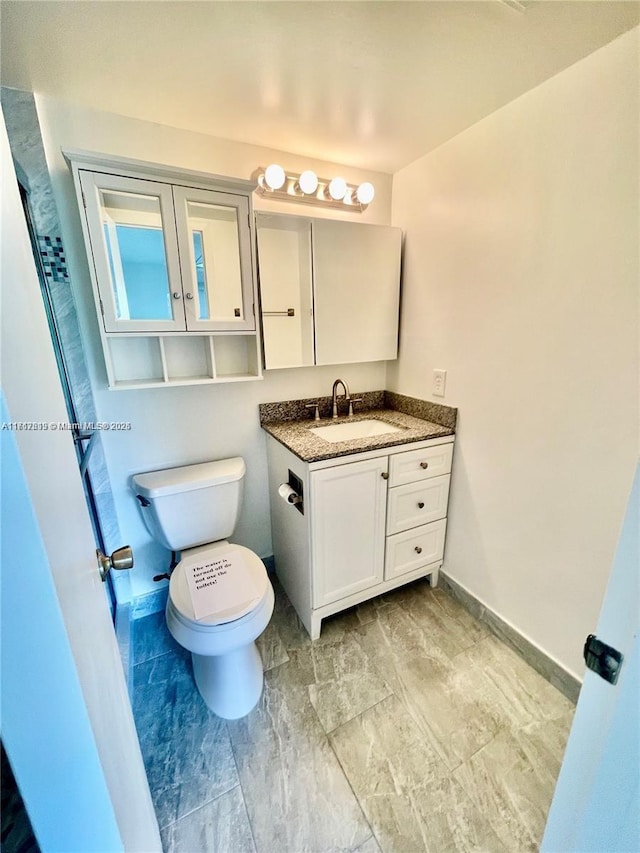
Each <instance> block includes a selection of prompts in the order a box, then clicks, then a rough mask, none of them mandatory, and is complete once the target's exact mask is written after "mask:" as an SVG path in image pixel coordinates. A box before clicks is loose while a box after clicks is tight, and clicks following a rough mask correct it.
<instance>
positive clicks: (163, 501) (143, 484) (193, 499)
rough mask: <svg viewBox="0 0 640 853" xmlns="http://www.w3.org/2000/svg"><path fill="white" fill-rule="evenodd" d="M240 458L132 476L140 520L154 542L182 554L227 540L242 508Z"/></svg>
mask: <svg viewBox="0 0 640 853" xmlns="http://www.w3.org/2000/svg"><path fill="white" fill-rule="evenodd" d="M245 470H246V469H245V464H244V459H242V458H241V457H240V456H236V457H234V458H233V459H220V460H218V461H215V462H202V463H200V464H199V465H185V466H183V467H181V468H167V469H164V470H162V471H149V472H148V473H146V474H136V475H135V476H134V477H133V488H134V491H135V494H136V497H137V498H138V501H139V503H140V506H141V509H142V517H143V519H144V522H145V524H146V526H147V530H148V531H149V533H150V534H151V535H152V536H153V538H154V539H155V540H156V541H157V542H160V543H161V544H162V545H164V547H165V548H168V549H169V550H170V551H183V550H184V549H185V548H195V547H196V546H197V545H204V544H206V543H207V542H217V541H218V540H219V539H227V538H228V537H229V536H231V534H232V532H233V529H234V527H235V526H236V522H237V521H238V515H239V513H240V506H241V504H242V483H243V478H244V474H245Z"/></svg>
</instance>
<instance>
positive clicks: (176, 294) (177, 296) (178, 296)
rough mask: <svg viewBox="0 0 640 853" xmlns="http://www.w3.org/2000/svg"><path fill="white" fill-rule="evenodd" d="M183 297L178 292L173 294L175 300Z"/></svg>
mask: <svg viewBox="0 0 640 853" xmlns="http://www.w3.org/2000/svg"><path fill="white" fill-rule="evenodd" d="M181 296H182V294H181V293H178V291H177V290H174V292H173V298H174V299H180V297H181Z"/></svg>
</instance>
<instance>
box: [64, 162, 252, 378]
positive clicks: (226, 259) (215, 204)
mask: <svg viewBox="0 0 640 853" xmlns="http://www.w3.org/2000/svg"><path fill="white" fill-rule="evenodd" d="M67 156H68V159H69V160H70V163H71V166H72V171H73V173H74V178H75V182H76V190H77V193H78V199H79V202H80V203H81V211H82V213H83V214H84V215H83V231H84V236H85V242H86V247H87V253H88V256H89V265H90V270H91V273H92V280H93V286H94V295H95V298H96V306H97V308H98V312H99V323H100V331H101V336H102V343H103V347H104V351H105V361H106V365H107V373H108V377H109V386H110V387H112V388H126V387H141V386H149V385H166V384H188V383H190V382H206V381H209V382H214V381H223V380H226V381H230V380H233V379H250V378H258V377H259V376H260V366H259V359H258V352H259V341H258V330H257V328H256V319H255V308H254V306H255V301H256V299H255V276H254V258H253V256H252V242H251V192H252V190H253V184H252V183H251V182H249V181H229V180H226V179H223V178H218V177H216V176H210V175H203V174H200V173H194V172H188V173H183V172H180V171H178V170H175V169H171V168H168V167H160V166H158V167H156V166H153V165H152V164H140V163H137V162H135V161H123V160H121V159H118V160H117V161H110V160H108V159H106V160H105V158H97V159H92V155H86V154H82V153H81V152H69V153H68V154H67ZM110 164H111V165H110ZM196 335H197V336H198V337H196Z"/></svg>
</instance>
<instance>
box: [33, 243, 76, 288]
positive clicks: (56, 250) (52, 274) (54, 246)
mask: <svg viewBox="0 0 640 853" xmlns="http://www.w3.org/2000/svg"><path fill="white" fill-rule="evenodd" d="M37 239H38V249H39V250H40V257H41V259H42V266H43V268H44V274H45V276H46V277H47V278H48V279H51V281H54V282H55V283H56V284H69V271H68V269H67V259H66V256H65V252H64V247H63V245H62V240H61V239H60V237H43V236H42V235H40V234H38V238H37Z"/></svg>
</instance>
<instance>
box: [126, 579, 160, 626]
mask: <svg viewBox="0 0 640 853" xmlns="http://www.w3.org/2000/svg"><path fill="white" fill-rule="evenodd" d="M168 597H169V584H168V583H165V584H163V585H162V587H161V588H160V589H157V590H156V589H154V591H153V592H148V593H146V595H139V596H138V597H137V598H134V599H133V601H132V603H131V618H132V619H142V618H143V617H144V616H150V615H151V614H152V613H158V612H159V611H160V610H164V609H165V607H166V606H167V598H168Z"/></svg>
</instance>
